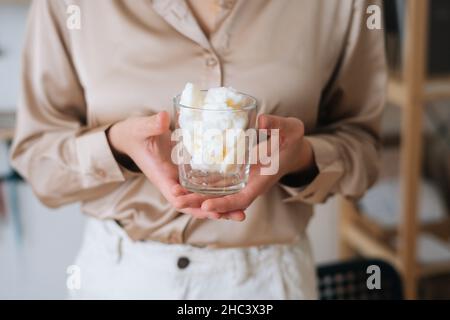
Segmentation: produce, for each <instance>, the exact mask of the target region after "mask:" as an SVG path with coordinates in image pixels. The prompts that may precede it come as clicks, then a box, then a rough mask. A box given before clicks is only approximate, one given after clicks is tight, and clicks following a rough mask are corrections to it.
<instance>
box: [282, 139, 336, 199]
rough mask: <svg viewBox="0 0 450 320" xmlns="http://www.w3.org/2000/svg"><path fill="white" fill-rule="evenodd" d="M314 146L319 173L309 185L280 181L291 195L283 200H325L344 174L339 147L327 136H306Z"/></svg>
mask: <svg viewBox="0 0 450 320" xmlns="http://www.w3.org/2000/svg"><path fill="white" fill-rule="evenodd" d="M304 139H307V140H308V141H309V142H310V143H311V146H312V148H313V152H314V159H315V161H316V165H317V168H318V169H319V174H318V175H317V176H316V177H315V179H314V180H313V181H312V182H311V183H310V184H308V185H306V186H303V187H300V188H293V187H289V186H286V185H283V184H281V183H280V186H281V187H282V188H283V190H285V191H286V192H287V193H288V195H289V197H288V198H286V199H284V200H283V202H285V203H290V202H305V203H309V204H316V203H322V202H324V201H325V200H326V199H327V198H328V197H329V196H330V195H331V194H332V193H333V189H334V187H335V185H336V183H337V182H338V180H339V179H340V178H341V177H342V175H343V174H344V166H343V162H342V159H341V158H340V155H339V150H338V147H337V146H336V145H334V144H332V143H331V142H329V141H328V140H327V139H326V138H324V137H321V136H320V135H317V136H307V137H306V136H305V138H304Z"/></svg>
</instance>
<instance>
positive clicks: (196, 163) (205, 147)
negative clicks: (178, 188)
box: [174, 91, 257, 195]
mask: <svg viewBox="0 0 450 320" xmlns="http://www.w3.org/2000/svg"><path fill="white" fill-rule="evenodd" d="M203 93H204V94H205V93H206V91H203ZM240 94H241V95H242V96H243V97H244V99H243V101H244V102H243V103H242V104H241V105H240V107H239V108H227V109H217V108H214V109H207V108H206V109H205V108H192V107H188V106H183V105H181V104H180V95H177V96H176V97H175V98H174V111H175V117H174V119H175V128H176V129H177V131H176V132H177V133H178V144H177V152H176V153H175V154H176V156H177V160H176V161H177V163H178V170H179V179H180V183H181V185H182V186H183V187H184V188H186V189H187V190H189V191H191V192H195V193H202V194H215V195H226V194H231V193H236V192H239V191H240V190H242V189H243V188H244V187H245V185H246V184H247V180H248V175H249V171H250V159H251V150H252V148H253V146H254V144H255V143H256V138H255V137H256V131H255V122H256V108H257V102H256V99H255V98H253V97H251V96H249V95H247V94H243V93H240Z"/></svg>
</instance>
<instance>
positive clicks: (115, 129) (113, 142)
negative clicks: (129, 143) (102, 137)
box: [106, 122, 127, 156]
mask: <svg viewBox="0 0 450 320" xmlns="http://www.w3.org/2000/svg"><path fill="white" fill-rule="evenodd" d="M120 125H121V122H117V123H115V124H113V125H112V126H110V127H109V128H108V129H107V130H106V137H107V139H108V143H109V146H110V148H111V151H112V153H113V154H114V155H115V156H119V155H126V154H127V152H126V150H125V148H124V147H122V143H121V141H122V138H123V134H121V132H120Z"/></svg>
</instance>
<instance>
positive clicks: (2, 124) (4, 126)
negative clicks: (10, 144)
mask: <svg viewBox="0 0 450 320" xmlns="http://www.w3.org/2000/svg"><path fill="white" fill-rule="evenodd" d="M4 119H6V121H3V120H4ZM13 119H14V113H13V112H1V111H0V141H10V140H12V139H13V136H14V124H13V122H14V120H13Z"/></svg>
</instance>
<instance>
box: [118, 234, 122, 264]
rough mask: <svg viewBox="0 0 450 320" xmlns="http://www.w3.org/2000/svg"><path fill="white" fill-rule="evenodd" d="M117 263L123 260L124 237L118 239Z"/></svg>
mask: <svg viewBox="0 0 450 320" xmlns="http://www.w3.org/2000/svg"><path fill="white" fill-rule="evenodd" d="M116 249H117V260H116V262H117V263H120V261H121V260H122V254H123V239H122V237H120V236H119V237H118V239H117V248H116Z"/></svg>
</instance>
